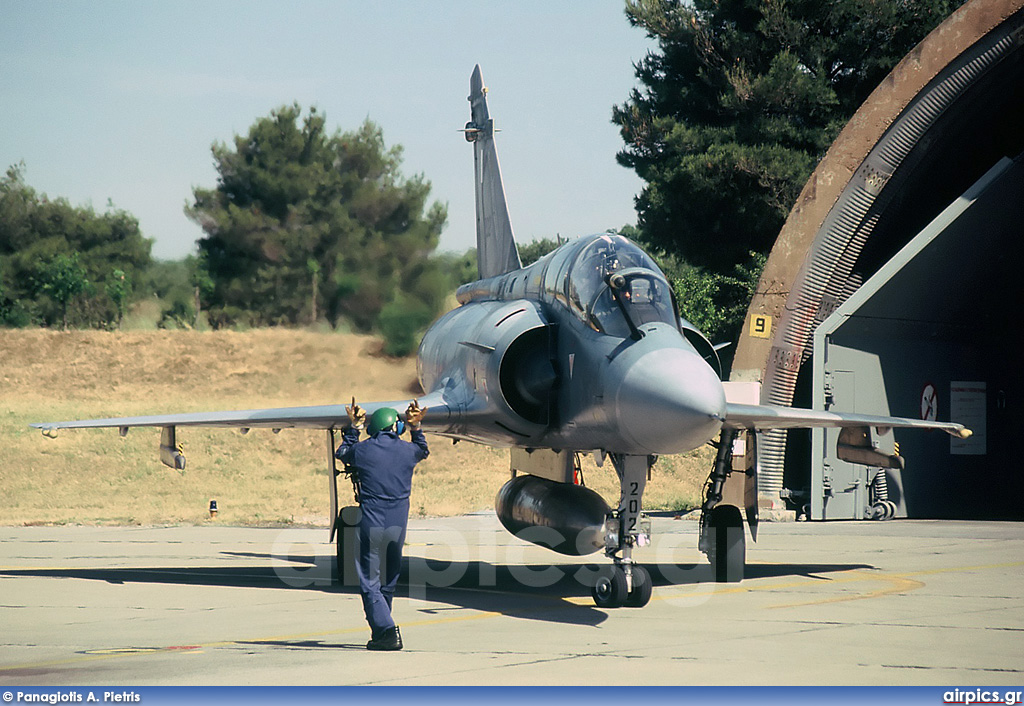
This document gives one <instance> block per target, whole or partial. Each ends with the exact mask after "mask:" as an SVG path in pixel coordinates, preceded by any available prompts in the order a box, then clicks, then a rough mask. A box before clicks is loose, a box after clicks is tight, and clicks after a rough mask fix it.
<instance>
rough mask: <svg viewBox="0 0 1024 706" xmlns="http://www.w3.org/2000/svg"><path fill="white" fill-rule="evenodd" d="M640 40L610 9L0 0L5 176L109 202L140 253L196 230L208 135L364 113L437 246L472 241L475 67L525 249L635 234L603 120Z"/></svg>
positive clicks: (173, 254)
mask: <svg viewBox="0 0 1024 706" xmlns="http://www.w3.org/2000/svg"><path fill="white" fill-rule="evenodd" d="M653 47H654V44H653V42H652V41H651V40H649V39H648V38H647V37H646V36H645V34H644V33H643V32H642V31H641V30H638V29H635V28H632V27H630V25H629V23H628V22H627V20H626V18H625V15H624V13H623V3H622V2H621V0H589V1H583V0H573V1H566V2H556V1H555V0H545V1H533V0H515V1H508V2H480V1H479V0H477V2H462V1H460V2H455V1H442V0H437V1H435V2H414V1H409V2H397V1H384V2H349V1H345V2H342V1H336V2H263V1H260V2H223V1H221V0H203V1H202V2H183V1H175V2H134V1H123V2H113V1H104V0H98V1H95V2H30V1H28V0H0V169H6V168H7V167H8V166H9V165H11V164H15V163H17V162H19V161H24V162H25V167H26V170H25V178H26V181H27V182H28V184H29V185H31V186H32V187H33V188H35V189H36V190H37V191H40V192H43V193H46V194H47V195H49V196H50V197H51V198H53V197H65V198H67V199H69V200H70V201H71V202H72V203H73V204H76V205H86V204H92V206H93V207H94V208H95V209H96V210H97V211H103V210H104V209H105V208H106V205H107V201H108V199H110V200H112V201H113V203H114V205H115V206H116V207H118V208H123V209H125V210H127V211H129V212H131V213H133V214H134V215H135V216H136V217H138V218H139V222H140V225H141V227H142V230H143V232H144V234H145V235H146V236H147V237H150V238H154V239H155V241H156V242H155V244H154V248H153V254H154V255H155V256H156V257H159V258H165V259H166V258H180V257H183V256H185V255H186V254H188V253H190V252H192V251H193V249H194V242H195V240H196V239H197V238H199V237H201V236H202V231H201V230H200V229H199V227H198V226H196V225H194V224H193V223H192V222H191V221H189V220H188V219H186V218H185V216H184V215H183V214H182V208H183V206H184V205H185V203H186V201H187V200H188V199H189V198H190V196H191V192H192V187H193V186H203V187H212V186H213V185H215V183H216V172H215V170H214V169H213V164H212V159H211V156H210V146H211V144H212V143H213V142H215V141H230V140H231V138H232V137H233V136H234V135H235V134H239V133H245V132H246V131H247V130H248V128H249V126H250V125H251V124H252V123H253V122H254V121H255V120H256V119H257V118H258V117H261V116H264V115H267V114H269V113H270V111H271V110H272V109H274V108H276V107H278V106H281V105H284V104H290V103H292V102H294V101H297V102H299V103H300V104H301V105H302V106H303V107H308V106H310V105H316V106H317V108H318V109H319V110H320V111H321V112H323V113H326V116H327V121H328V125H329V126H330V127H331V129H334V128H340V129H342V130H351V129H354V128H356V127H357V126H358V125H359V124H360V123H361V122H362V121H363V120H364V119H365V118H367V117H368V118H370V119H371V120H373V121H375V122H376V123H377V124H379V125H380V126H381V128H382V129H383V131H384V139H385V141H386V143H387V144H388V145H394V144H401V145H402V146H403V147H404V149H405V152H404V163H403V169H402V171H403V173H404V174H405V175H407V176H410V175H412V174H417V173H422V174H423V175H425V176H426V178H427V179H429V180H430V181H431V182H432V184H433V190H432V197H433V198H434V199H436V200H439V201H441V202H445V203H447V204H448V225H447V227H446V228H445V232H444V234H443V235H442V239H441V247H442V248H443V249H447V250H464V249H465V248H467V247H471V246H472V245H473V244H474V240H475V234H474V225H473V222H474V210H473V209H474V206H473V180H472V171H473V156H472V151H471V149H470V147H469V145H468V144H467V143H466V142H465V140H464V139H463V137H462V135H461V133H459V132H457V130H458V129H459V128H461V127H462V126H463V125H464V124H465V123H466V121H467V120H468V119H469V104H468V102H467V101H466V96H467V95H468V93H469V76H470V74H471V72H472V70H473V66H474V65H475V64H477V63H479V64H480V65H481V68H482V70H483V76H484V82H485V83H486V85H487V86H488V88H489V89H490V92H489V94H488V102H489V106H490V109H491V115H492V117H494V118H495V123H496V125H497V127H498V128H499V129H501V131H502V132H501V133H500V134H499V136H498V153H499V157H500V159H501V165H502V173H503V175H504V179H505V190H506V194H507V196H508V201H509V209H510V211H511V214H512V223H513V228H514V229H515V231H516V237H517V239H518V240H519V241H520V242H528V241H530V240H532V239H534V238H538V237H551V236H554V235H555V234H556V233H557V234H560V235H562V236H574V235H579V234H582V233H593V232H599V231H602V230H604V229H606V228H615V227H619V226H622V225H624V224H626V223H633V222H635V217H636V216H635V212H634V210H633V197H634V195H635V194H636V193H637V192H638V191H639V190H640V188H641V186H642V183H641V181H640V180H639V179H638V178H637V177H636V175H635V174H634V173H633V172H632V171H630V170H627V169H625V168H623V167H620V166H619V165H618V164H617V163H616V162H615V153H616V152H617V151H618V150H619V149H620V148H621V146H622V141H621V138H620V137H619V134H618V130H617V129H616V127H615V126H614V125H612V124H611V122H610V117H611V108H612V106H613V105H614V104H616V103H622V102H623V101H625V100H626V98H627V97H628V95H629V91H630V90H631V89H632V88H633V87H634V86H635V85H636V80H635V77H634V74H633V62H635V61H639V60H640V59H642V58H643V56H644V55H645V54H646V53H647V51H648V50H650V49H652V48H653Z"/></svg>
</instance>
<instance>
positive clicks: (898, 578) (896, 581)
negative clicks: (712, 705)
mask: <svg viewBox="0 0 1024 706" xmlns="http://www.w3.org/2000/svg"><path fill="white" fill-rule="evenodd" d="M1018 566H1024V561H1017V562H1006V563H1001V564H982V565H977V566H960V567H948V568H943V569H927V570H923V571H911V572H907V573H903V574H884V573H871V572H868V571H864V570H860V571H858V572H856V574H855V575H850V576H840V577H836V578H829V579H827V580H828V581H829V582H830V583H831V584H837V583H856V582H865V581H882V582H885V583H887V584H888V586H886V587H884V588H881V589H878V590H875V591H869V592H867V593H858V594H855V595H851V596H837V597H830V598H827V599H822V600H820V601H810V602H806V603H791V604H784V605H774V606H768V607H769V608H794V607H799V606H808V605H817V604H826V603H835V602H841V601H851V600H860V599H865V598H877V597H880V596H885V595H890V594H893V593H901V592H907V591H911V590H915V589H917V588H921V587H922V586H924V585H925V584H924V583H922V582H920V581H916V580H914V579H912V578H910V577H912V576H928V575H934V574H943V573H958V572H964V571H982V570H989V569H1003V568H1013V567H1018ZM102 568H106V569H109V568H110V567H102ZM72 569H74V570H79V571H82V570H90V569H88V568H83V567H0V570H5V571H12V570H22V571H56V570H72ZM92 570H95V569H92ZM713 585H714V586H715V588H713V589H710V590H705V591H698V592H687V593H678V592H676V593H673V592H663V591H659V595H657V596H654V597H652V598H651V602H654V601H664V600H672V599H678V598H694V597H701V596H712V595H731V594H737V593H752V592H754V591H774V590H779V589H785V588H799V587H803V586H807V585H809V584H808V580H807V578H806V577H801V580H797V581H785V582H778V583H766V584H755V585H751V586H729V587H728V588H722V587H721V586H722V584H713ZM810 585H814V584H810ZM452 588H454V587H452ZM457 590H458V589H457ZM461 590H467V591H474V592H479V591H481V589H473V588H467V589H461ZM483 590H485V591H486V592H487V593H496V594H506V595H522V594H519V593H515V592H513V591H496V590H486V589H483ZM550 598H551V599H552V600H554V601H566V602H568V603H572V604H574V605H589V604H590V603H591V599H590V598H584V597H570V598H560V597H556V596H551V597H550ZM462 610H469V609H467V608H463V609H462ZM501 615H503V613H501V612H496V611H488V612H482V613H472V614H470V615H460V616H450V617H445V618H434V619H430V620H417V621H412V622H405V623H403V625H409V626H410V627H411V626H416V627H422V626H428V625H442V624H447V623H457V622H467V621H471V620H485V619H488V618H495V617H499V616H501ZM366 630H367V628H366V626H364V625H360V626H359V627H352V628H344V629H341V630H327V631H322V632H310V633H300V634H295V635H278V636H274V637H262V638H255V639H250V640H242V639H239V640H221V641H217V642H206V643H199V644H195V645H188V646H165V647H152V648H148V647H147V648H135V647H132V648H110V649H105V650H90V651H87V652H85V653H82V654H79V655H77V656H75V657H70V658H67V659H59V660H49V661H42V662H27V663H23V664H16V665H8V666H0V673H3V672H9V671H14V670H19V669H41V668H46V667H60V666H69V665H73V664H81V663H84V662H94V661H99V660H107V659H116V658H119V657H122V658H123V657H139V656H145V655H155V654H167V653H173V652H177V653H180V654H200V653H203V652H204V651H205V650H208V649H213V648H218V647H230V646H232V645H237V644H241V643H257V644H258V643H261V642H286V641H293V640H308V639H310V638H315V637H329V636H333V635H345V634H351V633H355V632H365V631H366Z"/></svg>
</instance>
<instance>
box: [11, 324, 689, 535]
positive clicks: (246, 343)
mask: <svg viewBox="0 0 1024 706" xmlns="http://www.w3.org/2000/svg"><path fill="white" fill-rule="evenodd" d="M379 351H380V343H379V342H378V341H377V340H376V339H374V338H372V337H369V336H359V335H350V334H337V333H317V332H310V331H297V330H286V329H262V330H253V331H246V332H231V331H217V332H203V333H198V332H186V331H133V332H98V331H74V332H68V333H61V332H56V331H46V330H25V331H8V330H0V490H2V493H3V496H4V502H3V503H2V504H0V524H8V525H10V524H18V525H20V524H31V523H116V524H162V523H177V522H185V523H199V522H207V521H209V516H208V512H207V508H208V505H209V501H210V500H211V499H216V500H217V501H218V506H219V509H220V512H219V515H218V518H217V520H216V521H217V522H223V523H228V524H261V523H302V524H323V525H326V523H327V515H328V495H327V484H328V481H327V472H326V466H327V462H326V455H327V439H326V433H325V432H322V431H320V432H315V431H305V430H283V431H282V432H281V433H279V434H274V433H272V432H271V431H269V430H260V429H254V430H253V431H252V432H250V433H249V434H248V435H245V436H242V435H241V434H240V433H238V432H235V431H229V430H214V429H182V430H179V441H181V442H183V444H184V446H185V453H186V457H187V458H188V467H187V468H186V469H185V470H184V471H174V470H171V469H169V468H166V467H165V466H163V465H161V464H160V462H159V460H158V458H157V446H158V443H159V433H158V432H157V431H156V430H150V429H135V430H132V431H131V433H129V435H128V436H127V437H126V438H123V439H122V438H120V437H119V436H118V434H117V432H116V431H115V430H79V431H65V432H62V433H61V434H60V435H59V436H58V438H57V439H53V440H51V439H44V438H43V437H42V436H41V435H40V434H39V432H38V431H37V430H33V429H29V428H28V424H29V423H31V422H37V421H46V420H62V419H83V418H91V417H110V416H128V415H141V414H161V413H171V412H190V411H213V410H228V409H253V408H260V407H283V406H293V405H296V406H297V405H317V404H339V403H345V402H348V401H349V400H350V399H351V398H352V396H355V397H356V398H357V399H362V400H404V399H411V398H412V397H414V396H416V395H419V394H421V391H420V387H419V383H418V382H417V380H416V365H415V360H414V359H412V358H409V359H402V360H395V359H391V358H387V357H384V356H382V355H381V354H380V353H379ZM430 442H431V455H430V458H429V459H427V460H426V461H425V462H423V463H422V464H420V466H419V467H418V470H417V473H416V476H415V480H414V489H413V498H412V500H413V503H412V508H413V513H414V514H420V515H453V514H461V513H465V512H471V511H475V510H480V509H486V508H489V507H492V506H493V499H494V494H495V492H496V491H497V489H498V488H499V487H500V486H501V484H502V483H503V482H504V481H505V480H506V479H507V477H508V470H507V469H508V455H507V451H504V450H494V449H489V448H486V447H481V446H477V445H474V444H470V443H460V444H458V445H452V443H451V442H450V441H448V440H446V439H441V438H437V437H432V438H430ZM706 456H707V454H706V452H702V451H698V452H695V453H694V454H692V455H688V456H683V457H677V458H672V459H663V461H662V462H660V463H659V465H658V466H657V467H656V469H655V476H654V480H653V482H652V483H651V484H650V485H649V486H648V494H647V501H648V502H645V505H648V506H654V507H667V508H682V507H685V506H688V505H690V506H692V504H693V503H695V502H696V498H697V493H698V491H699V488H700V484H701V482H702V481H703V478H704V476H705V475H706V468H707V467H708V462H707V459H706V458H705V457H706ZM585 471H586V479H587V482H588V483H589V484H591V485H592V486H593V487H595V489H597V490H598V491H599V492H601V493H602V494H603V495H605V496H606V497H607V498H608V499H609V500H612V499H614V498H615V497H616V494H617V491H616V487H615V486H616V485H617V484H616V483H615V482H614V478H613V476H614V474H613V473H612V471H611V470H610V468H608V467H607V466H606V467H605V468H604V469H597V468H595V467H593V465H592V464H588V465H587V466H585ZM341 491H342V500H343V501H345V500H347V499H348V497H349V489H348V488H345V487H344V484H342V486H341Z"/></svg>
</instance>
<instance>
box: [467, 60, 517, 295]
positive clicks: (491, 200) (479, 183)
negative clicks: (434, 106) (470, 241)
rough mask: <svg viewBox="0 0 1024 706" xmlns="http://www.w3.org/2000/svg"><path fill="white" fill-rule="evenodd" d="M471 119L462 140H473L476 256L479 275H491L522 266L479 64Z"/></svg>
mask: <svg viewBox="0 0 1024 706" xmlns="http://www.w3.org/2000/svg"><path fill="white" fill-rule="evenodd" d="M469 104H470V109H471V118H472V119H471V120H470V122H468V123H466V129H465V133H466V140H467V141H468V142H472V143H473V164H474V167H475V173H476V260H477V268H478V269H479V271H480V278H481V279H486V278H488V277H495V276H497V275H501V274H505V273H506V272H511V271H512V270H518V269H520V268H522V266H523V265H522V262H521V261H520V260H519V250H518V249H517V248H516V240H515V236H513V234H512V221H511V220H510V219H509V215H508V204H507V203H506V202H505V188H504V187H503V186H502V183H501V168H500V167H499V166H498V153H497V151H496V150H495V148H494V120H492V119H491V117H490V115H489V114H488V112H487V89H486V88H485V87H484V80H483V76H481V74H480V66H479V64H478V65H477V66H476V68H475V69H473V76H472V77H471V78H470V80H469Z"/></svg>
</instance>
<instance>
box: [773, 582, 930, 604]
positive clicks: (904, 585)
mask: <svg viewBox="0 0 1024 706" xmlns="http://www.w3.org/2000/svg"><path fill="white" fill-rule="evenodd" d="M853 580H854V581H856V580H858V579H853ZM860 580H862V581H882V582H885V583H888V584H889V585H888V586H886V587H884V588H880V589H878V590H876V591H869V592H868V593H857V594H853V595H848V596H832V597H830V598H822V599H820V600H817V601H804V602H802V603H785V604H782V605H773V606H768V607H769V608H801V607H804V606H811V605H825V604H828V603H844V602H846V601H858V600H863V599H865V598H880V597H881V596H888V595H891V594H893V593H909V592H910V591H914V590H916V589H918V588H923V587H924V585H925V584H924V582H922V581H915V580H914V579H910V578H906V577H905V576H896V575H891V574H872V575H870V576H865V577H864V578H863V579H860Z"/></svg>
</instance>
